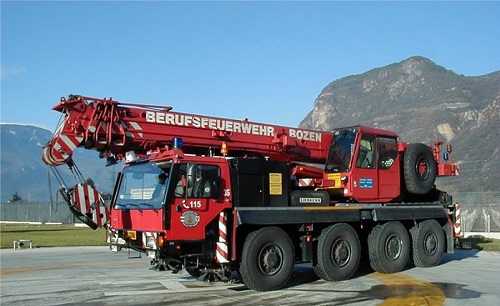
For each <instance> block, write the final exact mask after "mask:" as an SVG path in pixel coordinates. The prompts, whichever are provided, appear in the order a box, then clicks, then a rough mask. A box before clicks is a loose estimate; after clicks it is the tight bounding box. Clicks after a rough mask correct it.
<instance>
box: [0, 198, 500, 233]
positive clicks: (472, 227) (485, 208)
mask: <svg viewBox="0 0 500 306" xmlns="http://www.w3.org/2000/svg"><path fill="white" fill-rule="evenodd" d="M452 196H453V201H454V202H455V203H459V204H460V205H461V212H462V219H461V220H462V231H464V232H500V192H458V193H454V194H452ZM0 206H1V210H0V211H1V216H0V220H1V221H18V222H42V223H49V222H54V223H75V222H80V221H79V220H78V219H76V218H74V217H73V214H72V213H71V212H70V211H69V208H68V207H67V205H66V203H64V202H60V201H57V202H14V203H1V204H0Z"/></svg>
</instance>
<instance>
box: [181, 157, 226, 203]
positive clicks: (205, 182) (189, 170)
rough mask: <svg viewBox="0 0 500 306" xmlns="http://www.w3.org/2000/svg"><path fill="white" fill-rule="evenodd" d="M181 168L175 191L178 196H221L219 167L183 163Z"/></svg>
mask: <svg viewBox="0 0 500 306" xmlns="http://www.w3.org/2000/svg"><path fill="white" fill-rule="evenodd" d="M180 170H181V171H180V174H179V177H178V182H177V185H176V187H175V191H174V194H175V196H176V197H188V198H218V197H219V183H218V182H219V180H220V179H219V178H220V169H219V167H217V166H214V165H203V164H194V163H189V164H183V165H181V167H180Z"/></svg>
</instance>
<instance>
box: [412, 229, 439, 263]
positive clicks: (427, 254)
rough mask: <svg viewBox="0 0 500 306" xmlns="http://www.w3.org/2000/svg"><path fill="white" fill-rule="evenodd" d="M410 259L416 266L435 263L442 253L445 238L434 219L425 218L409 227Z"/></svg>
mask: <svg viewBox="0 0 500 306" xmlns="http://www.w3.org/2000/svg"><path fill="white" fill-rule="evenodd" d="M410 234H411V238H412V259H413V263H414V264H415V266H417V267H433V266H435V265H437V264H438V263H439V262H440V261H441V258H442V257H443V253H444V247H445V246H444V245H445V238H444V233H443V230H442V229H441V226H440V225H439V223H438V222H437V221H436V220H425V221H423V222H421V223H420V224H417V225H415V226H414V227H412V228H411V229H410Z"/></svg>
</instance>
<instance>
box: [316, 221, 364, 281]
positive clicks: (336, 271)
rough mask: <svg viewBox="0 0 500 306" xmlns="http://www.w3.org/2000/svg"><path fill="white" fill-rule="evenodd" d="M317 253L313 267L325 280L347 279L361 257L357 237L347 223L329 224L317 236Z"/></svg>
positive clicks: (355, 268)
mask: <svg viewBox="0 0 500 306" xmlns="http://www.w3.org/2000/svg"><path fill="white" fill-rule="evenodd" d="M317 254H318V257H317V264H316V265H314V266H313V268H314V272H316V275H318V277H320V278H322V279H324V280H327V281H341V280H346V279H349V278H351V276H352V275H353V274H354V273H355V272H356V270H357V269H358V265H359V261H360V257H361V244H360V242H359V237H358V235H357V233H356V231H355V230H354V229H353V228H352V227H351V226H350V225H348V224H345V223H339V224H334V225H332V226H329V227H327V228H325V229H324V230H323V231H322V232H321V235H320V236H319V240H318V248H317Z"/></svg>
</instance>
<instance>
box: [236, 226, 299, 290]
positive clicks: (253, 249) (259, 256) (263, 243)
mask: <svg viewBox="0 0 500 306" xmlns="http://www.w3.org/2000/svg"><path fill="white" fill-rule="evenodd" d="M294 263H295V255H294V249H293V244H292V241H291V240H290V237H289V236H288V235H287V233H286V232H285V231H284V230H282V229H281V228H279V227H264V228H261V229H259V230H257V231H255V232H252V233H250V234H249V235H248V236H247V238H246V239H245V244H244V245H243V255H242V261H241V264H240V274H241V278H242V279H243V282H244V283H245V285H246V286H247V287H248V288H250V289H253V290H258V291H269V290H276V289H279V288H281V287H283V286H284V285H285V284H286V283H287V282H288V280H289V279H290V276H291V275H292V271H293V266H294Z"/></svg>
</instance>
